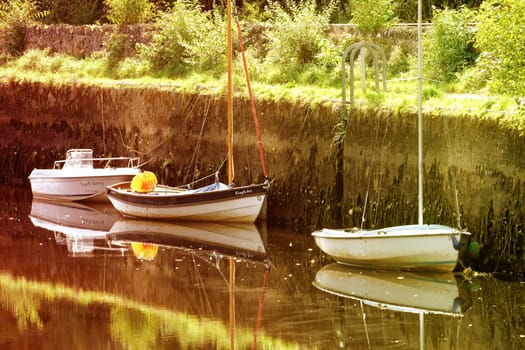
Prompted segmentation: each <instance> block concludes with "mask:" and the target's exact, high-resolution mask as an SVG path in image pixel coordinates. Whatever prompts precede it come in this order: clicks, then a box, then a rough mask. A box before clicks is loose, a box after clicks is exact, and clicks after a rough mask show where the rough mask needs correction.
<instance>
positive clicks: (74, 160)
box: [64, 149, 93, 169]
mask: <svg viewBox="0 0 525 350" xmlns="http://www.w3.org/2000/svg"><path fill="white" fill-rule="evenodd" d="M64 168H65V169H71V168H93V151H92V150H90V149H70V150H69V151H67V153H66V162H65V163H64Z"/></svg>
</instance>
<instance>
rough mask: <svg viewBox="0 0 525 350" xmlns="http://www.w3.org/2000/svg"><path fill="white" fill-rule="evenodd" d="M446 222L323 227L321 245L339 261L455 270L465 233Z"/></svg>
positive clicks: (319, 237) (319, 233)
mask: <svg viewBox="0 0 525 350" xmlns="http://www.w3.org/2000/svg"><path fill="white" fill-rule="evenodd" d="M463 234H468V233H466V232H462V231H459V230H457V229H454V228H451V227H447V226H442V225H408V226H397V227H390V228H386V229H380V230H369V231H368V230H334V229H322V230H319V231H315V232H313V233H312V235H313V236H314V239H315V242H316V244H317V246H318V247H319V248H320V249H321V250H322V251H323V252H324V253H326V254H327V255H329V256H330V257H332V258H333V259H334V260H335V261H337V262H339V263H342V264H348V265H356V266H367V267H377V268H382V269H407V270H435V271H453V270H454V268H455V267H456V264H457V261H458V255H459V254H458V252H459V242H460V239H461V235H463Z"/></svg>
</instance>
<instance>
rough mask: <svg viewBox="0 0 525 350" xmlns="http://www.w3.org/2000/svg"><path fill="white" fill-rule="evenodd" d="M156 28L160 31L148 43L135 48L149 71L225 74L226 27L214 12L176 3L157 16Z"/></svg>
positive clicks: (194, 5) (221, 18) (194, 4)
mask: <svg viewBox="0 0 525 350" xmlns="http://www.w3.org/2000/svg"><path fill="white" fill-rule="evenodd" d="M156 26H157V27H158V28H160V29H159V30H158V31H157V32H156V33H155V34H154V35H153V37H152V41H151V44H149V45H137V47H138V49H139V51H140V52H141V56H142V57H143V58H144V59H145V60H146V61H147V62H148V63H149V66H150V67H151V68H152V70H154V71H156V72H159V71H160V72H162V73H163V74H164V75H167V76H176V75H180V74H184V73H186V72H188V71H190V70H191V69H200V70H205V71H221V72H224V71H225V69H224V67H225V64H226V24H225V21H224V18H223V17H222V16H221V15H220V14H219V13H218V12H213V13H209V12H204V11H202V10H201V8H200V7H199V5H197V4H196V3H190V2H182V1H179V2H176V3H175V4H174V5H173V8H172V9H171V10H170V11H169V12H165V13H162V14H161V15H160V16H159V19H158V21H157V22H156Z"/></svg>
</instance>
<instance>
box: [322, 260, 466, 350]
mask: <svg viewBox="0 0 525 350" xmlns="http://www.w3.org/2000/svg"><path fill="white" fill-rule="evenodd" d="M313 285H314V286H315V287H317V288H318V289H320V290H322V291H324V292H327V293H330V294H333V295H337V296H339V297H343V298H348V299H350V300H355V301H357V302H359V304H360V306H361V309H360V311H361V317H362V321H363V325H364V331H365V336H366V341H367V343H368V348H369V349H370V348H371V344H372V343H376V342H378V341H381V340H380V339H386V338H385V337H386V335H385V334H384V332H380V331H378V329H381V330H383V329H385V328H388V327H391V329H394V328H395V327H392V325H393V324H398V323H399V322H400V321H399V318H401V317H403V316H401V315H402V314H405V313H406V314H416V315H418V316H419V348H420V349H421V350H423V349H424V348H425V344H426V342H425V324H426V323H427V322H428V320H425V316H426V315H429V314H434V315H441V316H442V317H446V318H448V317H449V316H450V317H451V318H452V319H458V323H457V329H456V331H455V332H450V331H449V333H448V334H454V333H455V334H458V331H459V326H460V323H461V321H460V320H461V319H462V316H463V313H464V312H465V311H466V309H467V308H468V307H469V305H470V299H467V298H464V296H469V295H470V294H467V293H468V290H464V292H465V293H463V288H462V287H463V286H464V285H466V284H463V283H462V279H461V278H460V277H458V276H455V275H453V274H452V273H412V272H405V271H391V270H368V269H358V268H355V267H350V266H346V265H341V264H338V263H333V264H330V265H327V266H325V267H324V268H322V269H321V270H319V271H318V272H317V274H316V276H315V280H314V281H313ZM365 306H371V307H372V308H374V309H377V310H378V311H376V312H368V311H366V310H365ZM383 310H388V311H392V312H393V313H394V314H398V315H399V316H394V315H391V317H383V314H382V313H383ZM377 312H380V313H381V315H380V316H377ZM374 316H376V317H374ZM378 320H379V322H380V323H379V324H378V323H377V321H378ZM385 322H386V323H388V322H390V323H391V324H387V325H385V324H384V323H385ZM445 323H446V324H450V322H447V321H445ZM451 325H453V324H451ZM428 327H430V326H428ZM429 329H430V333H431V334H432V333H433V330H432V327H430V328H429ZM405 332H408V333H410V327H409V328H407V329H406V330H405ZM344 333H345V330H344V329H343V330H339V331H338V335H339V337H341V336H342V338H341V339H342V340H341V344H342V343H344V342H345V340H347V339H349V337H346V336H344ZM434 333H435V332H434ZM394 337H395V338H396V339H399V335H394ZM406 339H410V337H409V336H408V335H406Z"/></svg>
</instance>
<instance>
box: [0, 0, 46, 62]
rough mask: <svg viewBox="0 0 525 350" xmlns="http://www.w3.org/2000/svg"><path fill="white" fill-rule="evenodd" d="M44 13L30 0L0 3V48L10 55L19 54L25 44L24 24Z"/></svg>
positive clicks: (13, 0)
mask: <svg viewBox="0 0 525 350" xmlns="http://www.w3.org/2000/svg"><path fill="white" fill-rule="evenodd" d="M45 15H46V13H45V12H39V11H37V8H36V6H35V4H34V3H33V2H31V1H30V0H10V1H8V2H2V3H0V50H2V51H4V53H6V54H8V55H12V56H16V55H19V54H21V53H22V52H23V51H24V46H25V42H24V40H25V32H26V26H27V25H29V24H31V23H32V22H34V21H35V20H36V19H38V18H42V17H44V16H45Z"/></svg>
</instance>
